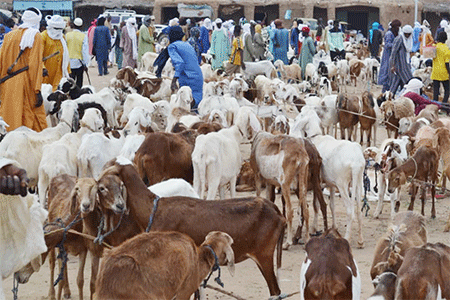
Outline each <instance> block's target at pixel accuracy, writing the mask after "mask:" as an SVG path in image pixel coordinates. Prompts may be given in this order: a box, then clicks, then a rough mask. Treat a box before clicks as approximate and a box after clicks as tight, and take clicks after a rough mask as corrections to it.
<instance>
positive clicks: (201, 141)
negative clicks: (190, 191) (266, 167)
mask: <svg viewBox="0 0 450 300" xmlns="http://www.w3.org/2000/svg"><path fill="white" fill-rule="evenodd" d="M250 127H251V129H252V130H253V131H254V132H258V131H260V130H261V125H260V123H259V121H258V119H257V118H256V115H255V114H254V113H253V110H252V109H251V108H250V107H245V106H244V107H241V108H240V109H239V111H238V114H237V117H236V122H235V124H234V125H233V126H231V127H230V128H224V129H222V130H220V131H219V132H211V133H208V134H206V135H200V136H198V137H197V139H196V140H195V147H194V151H193V152H192V164H193V167H194V189H195V191H196V192H197V193H198V194H199V195H200V197H201V198H205V196H206V193H205V191H206V188H208V194H207V196H206V199H209V200H214V199H215V198H216V193H217V189H219V195H220V199H224V197H225V188H226V185H227V184H228V183H230V194H231V197H232V198H234V197H235V196H236V179H237V175H238V174H239V171H240V169H241V165H242V157H241V151H240V149H239V145H240V143H241V141H242V140H243V139H244V138H249V137H250V136H251V135H252V132H249V128H250Z"/></svg>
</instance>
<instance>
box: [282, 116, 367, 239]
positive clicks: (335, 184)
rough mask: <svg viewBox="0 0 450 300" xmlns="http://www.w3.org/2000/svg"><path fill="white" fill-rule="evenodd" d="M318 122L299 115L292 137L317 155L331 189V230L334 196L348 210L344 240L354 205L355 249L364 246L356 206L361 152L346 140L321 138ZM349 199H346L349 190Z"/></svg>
mask: <svg viewBox="0 0 450 300" xmlns="http://www.w3.org/2000/svg"><path fill="white" fill-rule="evenodd" d="M320 122H321V121H320V118H319V116H318V115H317V113H316V112H315V111H314V110H310V111H302V112H301V113H300V114H299V115H298V116H297V118H296V120H295V124H294V126H293V127H292V128H291V133H290V134H291V135H292V136H296V137H302V138H304V137H308V138H310V139H311V141H312V142H313V144H314V145H315V146H316V148H317V150H318V151H319V154H320V156H321V157H322V163H323V180H324V181H325V183H326V184H327V186H328V187H329V188H330V207H331V214H332V216H333V227H334V228H335V227H336V218H335V209H334V193H335V189H336V188H337V189H338V190H339V193H340V195H341V198H342V199H343V201H344V204H345V206H346V208H347V230H346V233H345V238H346V239H347V240H348V239H349V238H350V233H351V227H352V220H353V218H354V215H355V212H354V205H355V203H356V211H357V212H356V214H357V217H358V225H359V226H358V246H359V247H363V246H364V238H363V236H362V215H361V212H360V211H359V203H360V199H361V196H362V188H363V186H362V178H363V171H364V166H365V159H364V155H363V152H362V148H361V146H360V145H359V144H357V143H352V142H349V141H345V140H336V139H334V138H333V137H331V136H328V135H325V136H322V130H321V128H320ZM350 185H351V186H352V188H351V197H350V196H349V191H348V189H349V186H350Z"/></svg>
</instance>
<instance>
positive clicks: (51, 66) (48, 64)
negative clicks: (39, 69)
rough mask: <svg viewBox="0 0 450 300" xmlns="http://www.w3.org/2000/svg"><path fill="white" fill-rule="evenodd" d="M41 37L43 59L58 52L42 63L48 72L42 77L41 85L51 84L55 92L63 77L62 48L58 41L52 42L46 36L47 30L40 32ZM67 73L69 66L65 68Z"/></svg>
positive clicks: (52, 40)
mask: <svg viewBox="0 0 450 300" xmlns="http://www.w3.org/2000/svg"><path fill="white" fill-rule="evenodd" d="M41 35H42V41H43V45H44V54H43V57H47V56H49V55H51V54H53V53H55V52H57V51H59V54H58V55H56V56H53V57H52V58H49V59H47V60H46V61H45V62H44V66H45V68H46V69H47V71H48V76H45V77H44V81H43V83H49V84H51V85H52V87H53V91H56V89H57V88H58V84H59V82H60V81H61V78H62V77H63V74H62V62H63V53H64V48H63V45H62V44H61V41H60V40H54V39H52V38H50V37H49V36H48V34H47V30H45V31H44V32H42V33H41ZM67 71H68V72H69V73H70V64H69V66H68V68H67Z"/></svg>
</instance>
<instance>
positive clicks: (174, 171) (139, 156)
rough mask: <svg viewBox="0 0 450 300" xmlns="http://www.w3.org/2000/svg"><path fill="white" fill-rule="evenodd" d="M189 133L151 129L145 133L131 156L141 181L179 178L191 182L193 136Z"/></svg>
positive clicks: (152, 181) (149, 183)
mask: <svg viewBox="0 0 450 300" xmlns="http://www.w3.org/2000/svg"><path fill="white" fill-rule="evenodd" d="M190 133H192V132H190V131H183V132H180V133H176V134H174V133H165V132H154V133H149V134H147V135H146V136H145V140H144V142H143V143H142V145H141V146H140V147H139V149H138V150H137V151H136V155H135V157H134V164H135V165H136V167H137V170H138V172H139V175H140V176H141V178H142V180H143V181H144V182H145V184H147V185H148V186H150V185H153V184H155V183H158V182H161V181H163V180H167V179H170V178H182V179H184V180H186V181H187V182H189V183H191V184H192V180H193V172H194V170H193V167H192V159H191V154H192V150H193V149H194V143H195V142H194V141H195V137H194V138H193V139H192V137H190ZM186 137H187V138H186Z"/></svg>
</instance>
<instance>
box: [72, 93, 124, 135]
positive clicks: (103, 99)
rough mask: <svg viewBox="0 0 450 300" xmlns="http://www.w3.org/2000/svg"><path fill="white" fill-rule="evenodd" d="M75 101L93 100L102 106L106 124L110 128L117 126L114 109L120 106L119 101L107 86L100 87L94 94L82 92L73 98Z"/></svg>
mask: <svg viewBox="0 0 450 300" xmlns="http://www.w3.org/2000/svg"><path fill="white" fill-rule="evenodd" d="M75 101H76V102H77V103H84V102H95V103H98V104H100V105H101V106H103V108H104V109H105V110H106V114H107V117H108V125H109V126H110V127H111V128H116V127H118V126H119V124H118V122H117V117H116V116H117V113H116V111H117V110H118V109H119V107H120V102H119V101H117V100H116V98H115V95H114V92H113V90H111V89H110V88H109V87H105V88H103V89H101V90H100V91H99V92H97V93H95V94H84V95H81V96H80V97H78V98H77V99H76V100H75Z"/></svg>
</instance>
